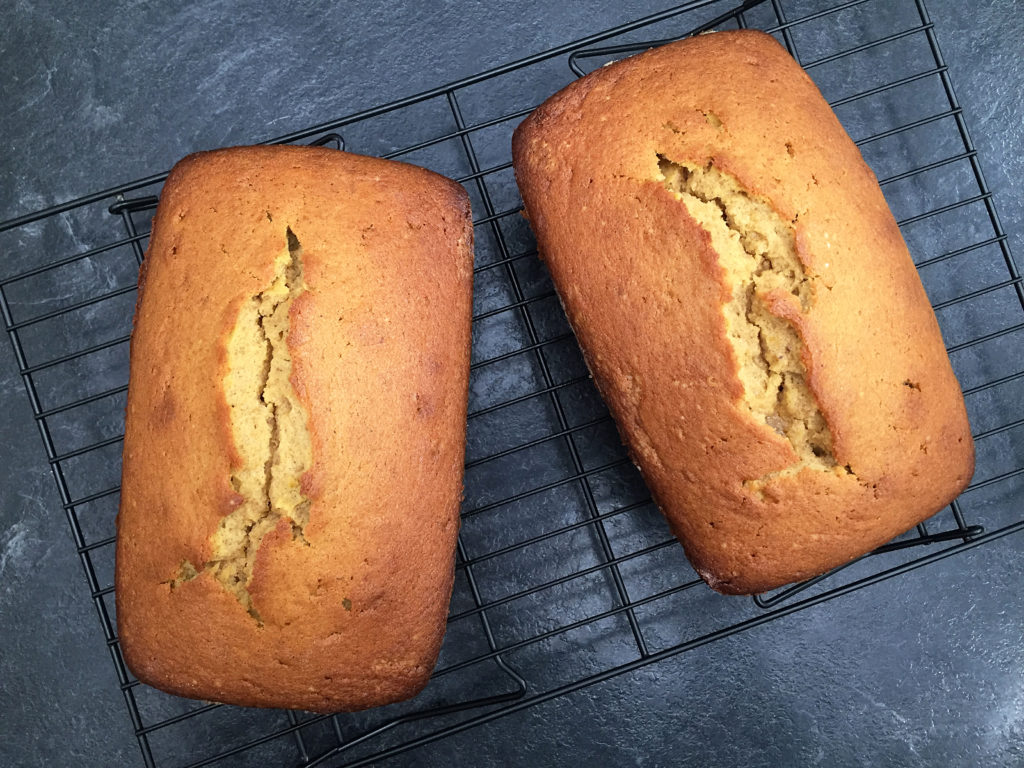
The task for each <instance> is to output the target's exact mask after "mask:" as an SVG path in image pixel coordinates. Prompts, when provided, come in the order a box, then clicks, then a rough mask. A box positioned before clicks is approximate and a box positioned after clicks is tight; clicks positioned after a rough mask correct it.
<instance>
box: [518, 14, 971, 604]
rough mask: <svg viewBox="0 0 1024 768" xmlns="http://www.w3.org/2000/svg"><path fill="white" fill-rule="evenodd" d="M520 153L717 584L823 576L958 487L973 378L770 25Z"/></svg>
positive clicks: (647, 453)
mask: <svg viewBox="0 0 1024 768" xmlns="http://www.w3.org/2000/svg"><path fill="white" fill-rule="evenodd" d="M513 158H514V166H515V172H516V179H517V181H518V183H519V186H520V189H521V191H522V195H523V200H524V201H525V203H526V212H527V215H528V218H529V220H530V223H531V226H532V228H533V230H534V232H535V234H536V236H537V241H538V244H539V249H540V253H541V255H542V257H543V258H544V259H545V260H546V262H547V264H548V266H549V268H550V271H551V275H552V277H553V279H554V282H555V285H556V287H557V289H558V293H559V295H560V297H561V299H562V302H563V305H564V307H565V310H566V314H567V316H568V318H569V321H570V323H571V324H572V326H573V328H574V330H575V332H576V335H577V337H578V339H579V342H580V346H581V347H582V349H583V352H584V356H585V357H586V360H587V363H588V365H589V366H590V369H591V372H592V373H593V376H594V380H595V383H596V384H597V386H598V388H599V390H600V391H601V393H602V394H603V396H604V398H605V399H606V401H607V403H608V406H609V408H610V410H611V412H612V415H613V416H614V417H615V420H616V422H617V424H618V427H619V430H620V433H621V435H622V437H623V439H624V442H625V443H626V445H627V447H628V448H629V450H630V453H631V454H632V456H633V458H634V461H635V462H636V463H637V464H638V465H639V467H640V469H641V471H642V473H643V475H644V478H645V479H646V481H647V483H648V485H649V487H650V489H651V492H652V495H653V498H654V500H655V501H656V503H657V504H658V505H659V506H660V508H661V509H662V511H663V512H664V514H665V515H666V517H667V518H668V520H669V523H670V524H671V527H672V529H673V531H674V533H675V534H676V535H677V536H678V538H679V539H680V540H681V542H682V544H683V547H684V548H685V550H686V553H687V555H688V557H689V558H690V561H691V562H692V563H693V565H694V567H695V568H696V570H697V571H698V573H700V575H701V576H702V577H703V578H704V579H705V580H706V581H707V582H708V584H710V585H711V586H712V587H713V588H714V589H716V590H718V591H720V592H726V593H735V594H744V593H756V592H762V591H765V590H768V589H771V588H773V587H777V586H780V585H782V584H785V583H788V582H792V581H798V580H802V579H806V578H809V577H811V576H814V575H816V574H819V573H822V572H824V571H826V570H828V569H829V568H832V567H834V566H837V565H839V564H841V563H844V562H846V561H849V560H851V559H852V558H855V557H857V556H858V555H861V554H863V553H865V552H868V551H869V550H871V549H873V548H874V547H876V546H878V545H880V544H882V543H884V542H886V541H888V540H890V539H891V538H892V537H894V536H896V535H897V534H900V533H902V532H904V531H906V530H908V529H909V528H911V527H913V526H914V525H915V524H916V523H918V522H919V521H921V520H923V519H925V518H927V517H928V516H930V515H932V514H933V513H935V512H936V511H938V510H939V509H941V508H942V507H943V506H944V505H946V504H948V503H949V502H950V500H951V499H953V498H954V497H955V496H956V495H957V494H958V493H959V492H960V491H961V490H962V489H963V488H964V487H965V486H966V484H967V483H968V481H969V480H970V477H971V474H972V472H973V468H974V447H973V443H972V440H971V435H970V430H969V426H968V423H967V416H966V412H965V408H964V402H963V397H962V395H961V393H960V389H959V387H958V385H957V381H956V378H955V377H954V375H953V371H952V369H951V367H950V364H949V359H948V357H947V356H946V353H945V349H944V347H943V343H942V337H941V335H940V332H939V327H938V324H937V323H936V320H935V316H934V314H933V312H932V310H931V307H930V306H929V302H928V299H927V296H926V295H925V292H924V289H923V288H922V286H921V282H920V279H919V278H918V276H917V273H916V271H915V268H914V265H913V262H912V261H911V258H910V255H909V253H908V252H907V248H906V245H905V244H904V242H903V239H902V237H901V235H900V231H899V228H898V227H897V225H896V222H895V221H894V219H893V216H892V214H891V213H890V211H889V209H888V207H887V205H886V202H885V199H884V198H883V195H882V192H881V190H880V189H879V186H878V183H877V181H876V179H875V177H874V175H873V174H872V172H871V171H870V169H869V168H868V167H867V165H866V164H865V163H864V161H863V159H862V158H861V155H860V153H859V151H858V150H857V148H856V146H855V145H854V144H853V142H852V141H851V140H850V138H849V137H848V136H847V135H846V133H845V132H844V130H843V128H842V126H841V125H840V124H839V121H838V120H837V119H836V117H835V115H834V114H833V113H832V111H831V109H830V108H829V106H828V104H827V103H826V102H825V100H824V99H823V98H822V96H821V94H820V93H819V92H818V90H817V88H816V87H815V86H814V84H813V83H812V82H811V80H810V78H808V77H807V75H806V74H804V72H803V71H802V70H801V69H800V67H799V65H798V64H797V63H796V62H795V61H794V60H793V59H792V58H791V57H790V56H789V55H788V54H787V53H786V52H785V50H784V49H783V48H782V47H781V46H780V45H779V44H778V43H776V42H775V40H774V39H772V38H771V37H769V36H768V35H765V34H763V33H760V32H753V31H742V32H739V31H738V32H721V33H715V34H709V35H703V36H699V37H696V38H692V39H688V40H684V41H682V42H678V43H673V44H671V45H666V46H664V47H662V48H658V49H654V50H651V51H648V52H646V53H643V54H641V55H639V56H635V57H633V58H630V59H627V60H624V61H621V62H618V63H615V64H612V65H610V66H607V67H604V68H602V69H600V70H598V71H596V72H594V73H593V74H591V75H589V76H587V77H585V78H583V79H581V80H579V81H577V82H575V83H573V84H572V85H570V86H568V87H567V88H565V89H564V90H562V91H561V92H559V93H558V94H556V95H554V96H553V97H551V98H550V99H548V101H547V102H545V103H544V104H543V105H542V106H541V107H540V108H538V109H537V110H536V111H535V112H534V113H533V114H531V115H530V116H529V117H528V118H527V119H526V120H525V121H524V122H523V123H522V124H521V125H520V126H519V128H518V129H517V130H516V133H515V136H514V139H513Z"/></svg>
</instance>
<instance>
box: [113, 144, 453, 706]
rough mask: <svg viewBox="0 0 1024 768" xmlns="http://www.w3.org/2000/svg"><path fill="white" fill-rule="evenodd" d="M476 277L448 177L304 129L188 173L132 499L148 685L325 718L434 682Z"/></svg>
mask: <svg viewBox="0 0 1024 768" xmlns="http://www.w3.org/2000/svg"><path fill="white" fill-rule="evenodd" d="M471 290H472V228H471V220H470V214H469V202H468V199H467V196H466V194H465V192H464V191H463V190H462V188H461V187H459V186H458V185H457V184H455V183H454V182H452V181H449V180H448V179H445V178H442V177H441V176H438V175H436V174H433V173H431V172H429V171H425V170H423V169H420V168H415V167H412V166H408V165H404V164H401V163H396V162H389V161H385V160H378V159H374V158H367V157H360V156H358V155H351V154H346V153H343V152H337V151H334V150H329V149H321V148H309V147H301V148H299V147H243V148H234V149H226V150H220V151H216V152H208V153H201V154H197V155H192V156H190V157H187V158H185V159H184V160H183V161H181V162H180V163H179V164H178V165H177V166H176V167H175V169H174V170H173V171H172V173H171V175H170V177H169V178H168V180H167V183H166V185H165V187H164V191H163V195H162V198H161V201H160V206H159V208H158V210H157V214H156V219H155V221H154V226H153V235H152V240H151V243H150V247H149V251H148V253H147V256H146V260H145V263H144V265H143V269H142V273H141V275H140V279H139V300H138V305H137V309H136V317H135V327H134V332H133V335H132V343H131V382H130V386H129V390H128V407H127V420H126V425H125V426H126V429H125V444H124V471H123V478H122V491H121V509H120V514H119V517H118V543H117V575H116V595H117V619H118V629H119V633H120V639H121V644H122V649H123V651H124V655H125V659H126V661H127V662H128V666H129V667H130V668H131V669H132V671H133V672H134V673H135V674H136V675H137V676H138V677H139V679H140V680H142V681H143V682H145V683H149V684H151V685H154V686H156V687H158V688H162V689H164V690H166V691H169V692H172V693H175V694H179V695H182V696H190V697H196V698H203V699H211V700H216V701H222V702H229V703H234V704H242V705H250V706H274V707H289V708H301V709H307V710H313V711H338V710H352V709H361V708H365V707H371V706H375V705H379V704H384V703H387V702H391V701H396V700H399V699H403V698H407V697H409V696H412V695H414V694H415V693H417V692H418V691H419V690H420V689H421V688H422V687H423V686H424V685H425V684H426V681H427V679H428V677H429V675H430V672H431V671H432V669H433V666H434V663H435V661H436V659H437V653H438V649H439V647H440V644H441V639H442V636H443V634H444V629H445V617H446V614H447V609H448V599H449V597H450V594H451V588H452V577H453V557H454V546H455V536H456V532H457V528H458V502H459V498H460V494H461V490H462V465H463V447H464V442H465V408H466V394H467V385H468V374H469V329H470V302H471Z"/></svg>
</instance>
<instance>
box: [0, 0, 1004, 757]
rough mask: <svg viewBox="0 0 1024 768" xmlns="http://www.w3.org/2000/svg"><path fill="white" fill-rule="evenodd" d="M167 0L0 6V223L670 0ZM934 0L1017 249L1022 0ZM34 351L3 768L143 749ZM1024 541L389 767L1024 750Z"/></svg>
mask: <svg viewBox="0 0 1024 768" xmlns="http://www.w3.org/2000/svg"><path fill="white" fill-rule="evenodd" d="M169 5H170V4H158V3H149V2H134V1H127V0H119V1H117V2H108V3H102V4H100V3H60V2H35V1H33V0H15V2H13V3H12V4H11V5H9V6H8V7H7V8H6V9H5V13H4V15H3V19H4V24H3V26H2V27H0V72H2V73H3V75H2V76H0V94H2V96H0V99H2V101H0V103H2V104H3V107H4V109H3V110H2V114H0V135H3V136H4V139H5V151H4V153H3V155H2V159H0V171H2V179H3V183H2V184H0V220H2V219H6V218H9V217H11V216H14V215H17V214H21V213H25V212H28V211H31V210H35V209H38V208H40V207H43V206H45V205H49V204H52V203H55V202H59V201H63V200H67V199H70V198H73V197H76V196H79V195H82V194H85V193H88V192H92V191H95V190H97V189H100V188H106V187H108V186H112V185H114V184H117V183H119V182H122V181H126V180H130V179H134V178H136V177H141V176H145V175H148V174H150V173H153V172H157V171H161V170H165V169H167V168H168V167H169V166H170V165H171V164H172V163H173V162H174V161H175V160H177V159H178V158H179V157H181V156H182V155H184V154H186V153H188V152H190V151H194V150H197V149H204V148H211V147H216V146H222V145H226V144H236V143H246V142H251V141H256V140H262V139H266V138H270V137H272V136H276V135H280V134H283V133H286V132H288V131H291V130H295V129H300V128H303V127H306V126H308V125H311V124H313V123H316V122H320V121H322V120H325V119H329V118H332V117H336V116H339V115H342V114H346V113H350V112H353V111H355V110H357V109H360V108H365V107H369V106H373V105H375V104H378V103H382V102H386V101H389V100H392V99H394V98H398V97H401V96H405V95H409V94H412V93H415V92H418V91H421V90H424V89H427V88H429V87H432V86H435V85H438V84H441V83H444V82H448V81H452V80H455V79H457V78H459V77H462V76H465V75H468V74H472V73H474V72H477V71H480V70H482V69H486V68H488V67H491V66H494V65H497V64H501V63H504V62H506V61H510V60H513V59H515V58H518V57H520V56H522V55H525V54H527V53H532V52H537V51H541V50H545V49H547V48H549V47H552V46H554V45H557V44H559V43H562V42H567V41H569V40H572V39H575V38H577V37H580V36H582V35H584V34H587V33H590V32H594V31H597V30H600V29H603V28H605V27H608V26H612V25H614V24H617V23H620V22H622V21H624V20H627V19H630V18H635V17H637V16H641V15H644V14H646V13H649V12H652V11H655V10H658V9H659V4H658V3H655V2H643V1H642V0H633V1H632V2H625V3H621V4H611V3H607V4H606V3H592V2H584V3H579V4H572V5H571V6H570V4H562V5H558V6H555V5H552V4H549V3H537V2H523V3H505V4H490V3H479V2H466V1H462V2H448V3H438V4H420V3H412V2H408V3H392V4H387V6H386V7H385V6H384V5H383V4H378V3H373V2H364V1H361V0H360V1H358V2H351V3H347V4H344V5H342V4H339V5H337V6H336V7H333V8H325V7H323V6H321V5H320V4H317V3H313V2H296V3H293V4H291V6H290V8H289V9H288V10H287V11H284V10H272V9H269V8H268V7H267V5H268V4H264V3H245V2H239V1H237V0H228V1H226V2H219V3H218V2H206V3H194V4H190V5H189V7H188V8H187V9H185V10H178V9H173V8H171V7H169ZM928 6H929V9H930V11H931V14H932V17H933V19H934V20H935V21H936V23H937V32H938V36H939V39H940V43H941V45H942V47H943V51H944V53H945V55H946V58H947V63H948V64H949V66H950V69H951V72H952V76H953V80H954V83H955V85H956V87H957V91H958V94H959V97H960V99H961V101H962V103H963V106H964V109H965V114H966V117H967V121H968V124H969V126H970V129H971V131H972V133H973V137H974V140H975V142H976V144H977V147H978V150H979V152H980V156H981V158H982V161H983V166H984V169H985V172H986V174H987V177H988V180H989V183H990V185H991V187H992V189H993V191H994V193H995V199H996V202H997V205H998V207H999V210H1000V213H1001V215H1002V220H1003V224H1004V227H1005V229H1006V230H1007V232H1008V233H1009V235H1010V238H1011V247H1012V249H1013V250H1014V252H1015V253H1016V254H1018V256H1017V258H1018V262H1020V260H1021V254H1024V242H1022V235H1024V207H1022V206H1024V203H1022V199H1024V196H1022V194H1021V192H1022V187H1021V182H1020V179H1021V178H1022V175H1024V167H1022V166H1024V160H1022V155H1024V153H1022V152H1021V149H1022V147H1024V141H1022V131H1024V128H1022V125H1024V121H1022V119H1021V117H1022V115H1021V114H1020V106H1019V104H1020V94H1021V92H1022V91H1024V65H1022V60H1021V57H1020V53H1019V51H1020V47H1019V41H1020V40H1021V39H1024V18H1022V16H1021V15H1020V14H1019V13H1018V12H1017V11H1018V10H1019V8H1018V6H1017V4H1015V3H1014V2H1013V0H984V1H982V2H976V3H963V2H958V1H957V0H930V1H929V2H928ZM16 368H17V367H16V365H15V362H14V360H13V355H12V351H11V348H10V345H9V343H8V342H7V341H6V340H4V341H3V342H2V343H0V403H2V404H3V408H0V435H3V437H4V439H3V441H2V443H0V466H2V467H3V470H2V476H3V482H2V484H0V633H2V638H0V765H18V766H20V765H25V766H36V765H38V766H43V765H67V764H79V765H126V766H128V765H141V757H140V754H139V750H138V747H137V744H136V741H135V738H134V736H133V735H132V733H131V729H130V725H129V722H128V719H127V715H126V711H125V707H124V703H123V700H122V697H121V694H120V693H119V691H118V690H117V681H116V678H115V675H114V669H113V666H112V664H111V663H110V660H109V656H108V653H107V650H106V648H105V646H104V642H103V638H102V634H101V631H100V627H99V624H98V622H97V620H96V613H95V610H94V609H93V608H92V606H91V605H90V601H89V597H88V590H87V588H86V583H85V580H84V578H83V576H82V571H81V567H80V565H79V563H78V561H77V556H76V555H75V552H74V547H73V543H72V541H71V539H70V536H69V534H68V530H67V524H66V522H65V520H64V516H63V514H62V513H61V511H60V504H59V500H58V498H57V494H56V490H55V488H54V484H53V482H52V479H51V476H50V471H49V469H48V467H47V465H46V461H45V456H44V453H43V450H42V446H41V442H40V439H39V435H38V432H37V430H36V428H35V426H34V424H33V422H32V419H31V415H30V411H29V408H28V403H27V400H26V398H25V394H24V389H23V387H22V383H21V380H20V378H19V377H18V375H17V370H16ZM1017 507H1018V509H1019V508H1020V507H1021V504H1020V503H1019V501H1018V503H1017ZM1022 555H1024V539H1022V538H1021V537H1020V536H1016V537H1009V538H1007V539H1003V540H1001V541H999V542H998V543H996V544H993V545H991V546H987V547H984V548H982V549H980V550H974V551H971V552H970V553H967V554H963V555H960V556H957V557H955V558H953V559H951V560H946V561H943V562H941V563H938V564H935V565H932V566H929V567H927V568H924V569H921V570H918V571H916V572H914V573H913V574H910V575H908V576H906V577H903V578H900V579H896V580H892V581H889V582H886V583H884V584H881V585H878V586H876V587H874V588H872V589H870V590H865V591H862V592H859V593H856V594H855V595H851V596H848V597H845V598H843V599H840V600H837V601H834V602H831V603H828V604H826V605H823V606H818V607H816V608H814V609H812V610H809V611H806V612H803V613H801V614H797V615H794V616H791V617H788V618H786V619H784V620H781V621H777V622H774V623H772V624H769V625H767V626H764V627H761V628H759V629H756V630H753V631H750V632H747V633H745V634H743V635H740V636H738V637H734V638H731V639H729V640H727V641H723V642H719V643H716V644H713V645H711V646H707V647H705V648H702V649H700V650H697V651H694V652H691V653H688V654H685V655H683V656H680V657H677V658H675V659H673V660H670V661H667V662H665V663H661V664H658V665H655V666H653V667H647V668H645V669H643V670H641V671H638V672H636V673H632V674H629V675H626V676H624V677H621V678H618V679H615V680H613V681H611V682H609V683H605V684H601V685H598V686H595V687H592V688H588V689H585V690H584V691H582V692H579V693H577V694H573V695H571V696H568V697H564V698H562V699H559V700H557V701H554V702H551V703H548V704H544V705H540V706H537V707H534V708H532V709H529V710H526V711H525V712H523V713H520V714H516V715H512V716H510V717H508V718H504V719H502V720H499V721H497V722H495V723H492V724H490V725H487V726H484V727H481V728H478V729H474V730H471V731H468V732H465V733H462V734H459V735H457V736H454V737H451V738H448V739H446V740H444V741H441V742H438V743H436V744H433V745H431V746H429V747H426V748H424V749H421V750H419V751H417V752H415V753H411V754H406V755H404V756H400V757H398V758H396V759H395V760H393V761H392V764H396V765H398V764H409V765H446V764H449V762H451V761H457V764H474V765H504V764H515V765H524V766H526V765H559V764H565V763H569V762H575V763H583V762H586V761H594V762H600V763H601V764H626V765H632V764H636V765H673V764H694V765H735V764H743V765H752V766H756V765H765V766H767V765H780V764H781V765H796V764H799V765H851V766H852V765H915V766H918V765H919V766H924V765H936V764H942V765H962V766H971V765H1007V766H1010V765H1020V764H1022V763H1024V746H1022V745H1024V685H1022V683H1021V680H1022V678H1021V674H1022V673H1021V669H1022V668H1024V650H1022V649H1024V643H1022V632H1024V619H1022V616H1024V596H1022V591H1021V589H1020V574H1021V568H1020V565H1019V563H1020V562H1021V556H1022Z"/></svg>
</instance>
